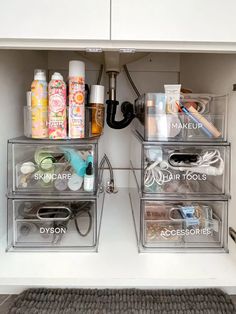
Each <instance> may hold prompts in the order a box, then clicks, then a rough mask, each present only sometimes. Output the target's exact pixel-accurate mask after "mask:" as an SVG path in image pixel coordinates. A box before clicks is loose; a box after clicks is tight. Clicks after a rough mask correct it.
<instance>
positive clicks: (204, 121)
mask: <svg viewBox="0 0 236 314" xmlns="http://www.w3.org/2000/svg"><path fill="white" fill-rule="evenodd" d="M188 111H189V112H191V114H192V115H193V116H194V117H195V118H197V119H198V121H199V122H201V123H202V125H203V126H204V127H205V128H206V129H207V130H208V131H209V132H210V133H211V134H212V135H213V136H214V137H216V138H217V137H220V136H221V133H220V131H218V130H217V128H216V127H215V126H214V125H213V124H212V123H211V122H209V121H208V120H207V119H206V118H205V117H204V116H202V115H201V114H200V113H199V112H198V111H197V110H196V109H195V108H194V107H192V106H190V107H188Z"/></svg>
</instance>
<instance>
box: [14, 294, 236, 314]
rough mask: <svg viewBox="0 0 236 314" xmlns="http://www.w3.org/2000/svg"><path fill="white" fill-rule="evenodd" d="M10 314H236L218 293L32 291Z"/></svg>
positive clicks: (226, 298)
mask: <svg viewBox="0 0 236 314" xmlns="http://www.w3.org/2000/svg"><path fill="white" fill-rule="evenodd" d="M8 313H9V314H57V313H58V314H61V313H62V314H74V313H76V314H77V313H78V314H134V313H135V314H136V313H137V314H146V313H147V314H156V313H161V314H169V313H170V314H175V313H178V314H185V313H186V314H205V313H206V314H218V313H219V314H220V313H225V314H228V313H236V309H235V307H234V305H233V303H232V301H231V299H230V297H229V296H228V295H227V294H225V293H224V292H222V291H221V290H218V289H190V290H139V289H104V290H97V289H94V290H93V289H29V290H26V291H24V292H23V293H21V294H20V295H19V296H18V297H17V298H16V299H15V301H14V303H13V304H12V306H11V307H10V310H9V312H8Z"/></svg>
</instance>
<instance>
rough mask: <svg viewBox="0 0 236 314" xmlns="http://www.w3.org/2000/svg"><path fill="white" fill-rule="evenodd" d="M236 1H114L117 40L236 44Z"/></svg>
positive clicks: (113, 34) (114, 35) (113, 22)
mask: <svg viewBox="0 0 236 314" xmlns="http://www.w3.org/2000/svg"><path fill="white" fill-rule="evenodd" d="M235 15H236V1H235V0H225V1H221V0H112V19H111V21H112V33H111V34H112V35H111V38H112V39H113V40H135V41H137V40H140V41H172V42H173V41H187V42H188V41H190V42H198V41H199V42H236V22H235Z"/></svg>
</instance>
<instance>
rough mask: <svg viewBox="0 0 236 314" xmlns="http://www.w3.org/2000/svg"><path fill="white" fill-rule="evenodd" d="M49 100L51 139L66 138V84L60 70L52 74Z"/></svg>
mask: <svg viewBox="0 0 236 314" xmlns="http://www.w3.org/2000/svg"><path fill="white" fill-rule="evenodd" d="M48 100H49V104H48V136H49V138H50V139H63V138H66V137H67V131H66V130H67V125H66V84H65V82H64V81H63V76H62V75H61V74H60V73H58V72H55V73H54V74H53V75H52V78H51V81H50V83H49V85H48Z"/></svg>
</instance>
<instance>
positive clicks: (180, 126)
mask: <svg viewBox="0 0 236 314" xmlns="http://www.w3.org/2000/svg"><path fill="white" fill-rule="evenodd" d="M202 127H203V125H202V123H193V122H189V123H171V128H173V129H187V130H197V129H201V128H202Z"/></svg>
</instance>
